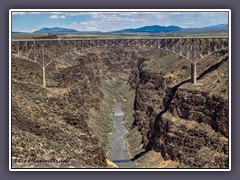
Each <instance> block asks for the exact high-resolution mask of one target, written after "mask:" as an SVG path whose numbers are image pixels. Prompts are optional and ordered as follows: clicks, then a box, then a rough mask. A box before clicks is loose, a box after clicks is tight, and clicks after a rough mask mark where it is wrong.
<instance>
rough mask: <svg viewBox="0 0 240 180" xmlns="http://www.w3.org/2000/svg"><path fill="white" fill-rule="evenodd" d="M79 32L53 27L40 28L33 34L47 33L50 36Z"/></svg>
mask: <svg viewBox="0 0 240 180" xmlns="http://www.w3.org/2000/svg"><path fill="white" fill-rule="evenodd" d="M77 32H79V31H77V30H75V29H68V28H59V27H53V28H46V27H44V28H42V29H39V30H37V31H34V32H33V33H34V34H47V33H52V34H58V33H64V34H65V33H68V34H69V33H70V34H71V33H77Z"/></svg>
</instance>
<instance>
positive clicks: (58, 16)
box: [49, 15, 66, 19]
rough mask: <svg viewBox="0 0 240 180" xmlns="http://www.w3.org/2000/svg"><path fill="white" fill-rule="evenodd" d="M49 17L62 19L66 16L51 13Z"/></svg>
mask: <svg viewBox="0 0 240 180" xmlns="http://www.w3.org/2000/svg"><path fill="white" fill-rule="evenodd" d="M49 18H50V19H64V18H66V16H64V15H52V16H50V17H49Z"/></svg>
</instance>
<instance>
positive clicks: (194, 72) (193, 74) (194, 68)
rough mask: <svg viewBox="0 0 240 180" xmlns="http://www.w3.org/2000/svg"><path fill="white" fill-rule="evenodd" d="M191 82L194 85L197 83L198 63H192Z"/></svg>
mask: <svg viewBox="0 0 240 180" xmlns="http://www.w3.org/2000/svg"><path fill="white" fill-rule="evenodd" d="M191 80H192V83H193V84H196V83H197V63H196V62H191Z"/></svg>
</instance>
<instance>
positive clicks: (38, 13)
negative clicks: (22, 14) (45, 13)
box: [28, 12, 42, 15]
mask: <svg viewBox="0 0 240 180" xmlns="http://www.w3.org/2000/svg"><path fill="white" fill-rule="evenodd" d="M28 14H36V15H40V14H42V13H41V12H28Z"/></svg>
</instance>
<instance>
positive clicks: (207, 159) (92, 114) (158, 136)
mask: <svg viewBox="0 0 240 180" xmlns="http://www.w3.org/2000/svg"><path fill="white" fill-rule="evenodd" d="M227 72H228V54H227V52H225V51H222V52H220V53H215V54H213V55H211V56H209V57H207V58H205V59H204V60H203V61H201V62H199V63H198V75H199V76H198V83H197V85H193V84H192V83H191V81H190V79H189V78H190V63H189V62H187V61H186V60H184V59H182V58H181V57H178V56H176V55H173V54H171V53H168V52H164V51H156V50H154V49H147V48H143V47H142V48H135V49H132V48H108V47H107V48H105V49H97V48H96V49H91V50H87V51H85V52H81V53H78V54H73V55H69V56H67V57H65V58H63V59H61V60H59V61H56V62H55V63H53V64H52V65H51V66H49V68H48V70H47V77H48V81H47V88H43V87H41V69H40V68H39V67H38V66H37V64H33V63H32V62H28V61H26V60H24V59H19V58H14V59H13V61H12V156H13V159H16V158H32V157H35V158H40V159H44V158H45V159H49V158H51V157H55V158H56V159H61V158H67V157H71V158H72V161H70V162H69V163H68V164H63V165H58V164H47V165H46V164H45V165H42V166H47V167H57V168H58V167H62V166H64V167H75V168H83V167H84V168H113V167H116V166H115V165H114V163H112V162H111V161H110V160H109V159H108V154H109V152H110V146H109V141H108V138H109V137H110V136H111V135H112V134H113V133H114V128H113V119H112V113H113V111H114V107H115V101H114V99H115V95H116V92H117V93H119V95H120V96H121V97H122V100H123V107H122V109H123V111H124V113H125V118H124V122H125V126H126V128H127V129H128V134H127V135H126V136H125V139H126V147H127V150H128V156H129V157H130V158H131V160H132V161H133V162H134V164H135V167H141V168H227V167H228V137H229V131H228V125H229V122H228V114H229V110H228V73H227ZM14 165H15V166H16V167H29V166H34V167H35V166H36V165H32V164H31V165H29V164H16V163H15V164H14Z"/></svg>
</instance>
